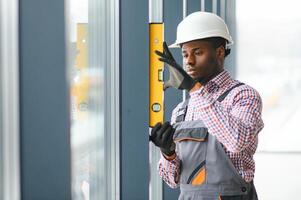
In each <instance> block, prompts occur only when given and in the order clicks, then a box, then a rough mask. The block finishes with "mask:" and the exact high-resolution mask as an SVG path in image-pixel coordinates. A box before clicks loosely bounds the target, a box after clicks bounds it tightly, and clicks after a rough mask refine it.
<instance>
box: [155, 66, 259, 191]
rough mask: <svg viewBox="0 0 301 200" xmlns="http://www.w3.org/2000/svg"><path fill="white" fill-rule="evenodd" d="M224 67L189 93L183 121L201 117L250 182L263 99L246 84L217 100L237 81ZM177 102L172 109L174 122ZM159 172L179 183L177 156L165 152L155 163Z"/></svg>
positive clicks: (174, 184) (168, 181)
mask: <svg viewBox="0 0 301 200" xmlns="http://www.w3.org/2000/svg"><path fill="white" fill-rule="evenodd" d="M238 83H239V81H237V80H233V79H232V78H231V77H230V74H229V73H228V72H227V71H223V72H221V73H220V74H219V75H217V76H216V77H214V78H213V79H212V80H210V81H209V82H208V83H207V84H206V85H205V86H203V87H201V88H200V89H198V90H197V91H194V92H191V93H190V97H191V98H190V101H189V104H188V109H187V113H186V118H185V121H192V120H199V119H200V120H202V121H203V122H204V124H205V125H206V127H207V128H208V132H209V133H210V134H212V135H214V136H215V137H216V138H217V140H218V141H219V142H221V143H222V145H223V147H224V149H225V151H226V153H227V155H228V156H229V158H230V159H231V161H232V163H233V164H234V166H235V168H236V169H237V171H238V172H239V174H240V175H241V176H242V178H243V179H244V180H245V181H247V182H250V181H252V180H253V178H254V172H255V162H254V159H253V154H254V153H255V151H256V148H257V144H258V137H257V135H258V133H259V132H260V131H261V129H262V128H263V126H264V124H263V121H262V119H261V111H262V101H261V98H260V95H259V94H258V92H257V91H256V90H255V89H253V88H252V87H250V86H248V85H242V86H239V87H236V88H234V89H233V90H232V91H231V92H230V93H229V94H228V95H227V97H226V98H225V99H224V100H223V101H222V102H219V101H216V100H217V98H218V97H219V96H220V95H221V94H223V93H224V92H225V91H226V90H227V89H229V88H231V87H232V86H234V85H236V84H238ZM181 104H182V103H180V104H179V105H178V106H177V107H176V108H175V109H174V110H173V113H172V117H171V123H172V124H173V123H175V119H176V114H177V111H178V109H179V108H180V107H181ZM158 170H159V175H160V176H161V177H162V179H163V180H164V181H165V182H166V183H167V184H168V185H169V186H170V187H172V188H175V187H177V186H178V185H179V183H178V180H179V174H180V159H179V157H178V156H176V157H175V158H174V159H173V160H167V159H166V158H165V157H164V156H161V159H160V161H159V164H158Z"/></svg>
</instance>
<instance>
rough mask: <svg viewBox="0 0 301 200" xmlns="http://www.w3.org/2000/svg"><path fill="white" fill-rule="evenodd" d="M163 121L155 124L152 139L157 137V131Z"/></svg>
mask: <svg viewBox="0 0 301 200" xmlns="http://www.w3.org/2000/svg"><path fill="white" fill-rule="evenodd" d="M161 126H162V125H161V123H160V122H158V123H157V124H156V125H155V126H154V128H152V131H151V138H152V139H154V138H155V137H157V132H158V130H159V129H160V128H161Z"/></svg>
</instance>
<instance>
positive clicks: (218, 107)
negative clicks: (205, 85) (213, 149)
mask: <svg viewBox="0 0 301 200" xmlns="http://www.w3.org/2000/svg"><path fill="white" fill-rule="evenodd" d="M235 91H236V92H234V91H233V92H232V93H229V97H227V98H226V99H225V100H224V101H226V102H223V105H222V103H221V102H219V101H213V100H212V97H210V95H208V94H207V95H204V96H205V97H206V98H207V99H206V98H205V99H204V97H203V98H199V101H200V102H202V103H199V104H198V105H199V111H200V115H201V117H202V119H203V121H204V123H205V125H206V126H207V128H208V131H209V133H211V134H213V135H215V136H216V137H217V139H218V140H219V141H220V142H221V143H222V144H223V145H224V146H225V147H226V148H227V150H228V151H230V152H240V151H242V150H243V149H244V148H246V147H247V146H249V145H250V142H251V141H252V139H254V137H257V134H258V133H259V132H260V131H261V129H262V128H263V126H264V124H263V121H262V118H261V112H262V101H261V97H260V95H259V94H258V92H257V91H256V90H255V89H253V88H251V87H250V86H247V85H245V86H241V87H239V88H237V89H235ZM204 102H208V103H204ZM225 105H226V106H225ZM229 108H230V109H229Z"/></svg>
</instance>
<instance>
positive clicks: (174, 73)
mask: <svg viewBox="0 0 301 200" xmlns="http://www.w3.org/2000/svg"><path fill="white" fill-rule="evenodd" d="M155 53H156V54H157V55H158V56H159V57H160V58H159V60H160V61H162V62H164V63H166V64H167V66H168V70H169V80H168V81H167V82H164V90H165V89H167V88H169V87H174V88H176V89H180V90H187V91H190V90H191V88H192V87H193V86H194V84H195V83H196V81H195V80H193V79H192V78H191V77H190V76H189V75H188V74H187V73H186V72H185V70H184V69H183V68H182V67H181V66H180V65H179V64H178V63H177V62H176V61H175V59H174V58H173V56H172V54H171V53H170V51H169V49H168V46H167V44H166V42H163V53H162V52H160V51H157V50H156V51H155Z"/></svg>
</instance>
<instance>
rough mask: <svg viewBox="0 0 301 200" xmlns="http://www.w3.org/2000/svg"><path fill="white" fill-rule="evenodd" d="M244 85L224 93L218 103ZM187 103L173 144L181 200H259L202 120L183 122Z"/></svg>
mask: <svg viewBox="0 0 301 200" xmlns="http://www.w3.org/2000/svg"><path fill="white" fill-rule="evenodd" d="M240 85H242V83H239V84H237V85H235V86H233V87H232V88H230V89H228V90H227V91H226V92H224V93H223V94H222V95H221V96H220V97H219V98H218V99H217V100H218V101H220V102H221V101H223V100H224V98H225V97H226V96H227V94H228V93H229V92H230V91H231V90H232V89H234V88H235V87H238V86H240ZM187 107H188V101H185V102H184V103H183V105H182V107H181V108H180V109H179V111H178V113H177V118H176V123H175V124H174V125H173V126H174V128H175V133H174V142H175V143H176V148H177V154H178V156H179V158H180V160H181V163H180V164H181V165H180V166H181V167H180V180H179V181H180V189H181V194H180V196H179V200H218V199H222V200H226V199H229V200H230V199H231V200H257V194H256V190H255V187H254V185H253V182H251V183H247V182H246V181H245V180H244V179H243V178H242V177H241V176H240V175H239V173H238V172H237V170H236V169H235V167H234V165H233V164H232V162H231V160H230V158H229V156H228V155H227V154H226V152H225V150H224V148H223V146H222V144H221V143H220V142H219V141H218V140H217V139H216V137H215V136H213V135H212V134H210V133H208V129H207V128H206V127H205V125H204V123H203V122H202V121H201V120H195V121H184V120H185V115H186V111H187Z"/></svg>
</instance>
